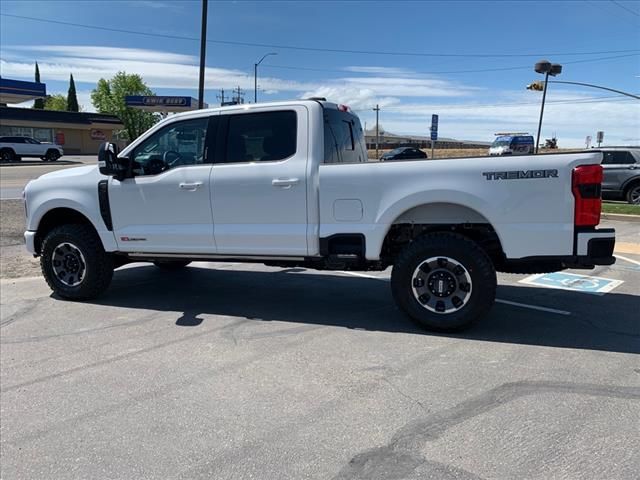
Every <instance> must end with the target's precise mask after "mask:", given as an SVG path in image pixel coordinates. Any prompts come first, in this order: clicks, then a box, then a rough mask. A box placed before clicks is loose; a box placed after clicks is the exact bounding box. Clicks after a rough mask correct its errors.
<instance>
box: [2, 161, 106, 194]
mask: <svg viewBox="0 0 640 480" xmlns="http://www.w3.org/2000/svg"><path fill="white" fill-rule="evenodd" d="M97 161H98V159H97V157H96V156H95V155H65V156H64V157H62V158H61V159H60V160H58V161H57V162H53V163H45V162H42V161H41V160H33V161H31V160H29V161H27V160H26V159H25V160H24V161H22V162H20V163H14V164H10V165H7V164H2V165H0V200H8V199H17V198H21V196H22V189H23V188H24V186H25V185H26V184H27V182H29V180H33V179H34V178H38V177H39V176H40V175H44V174H45V173H49V172H54V171H56V170H60V169H64V168H71V167H79V166H82V165H88V164H95V163H96V162H97Z"/></svg>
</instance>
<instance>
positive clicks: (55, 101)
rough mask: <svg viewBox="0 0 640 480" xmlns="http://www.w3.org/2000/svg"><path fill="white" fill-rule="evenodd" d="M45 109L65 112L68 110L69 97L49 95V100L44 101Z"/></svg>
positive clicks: (59, 94)
mask: <svg viewBox="0 0 640 480" xmlns="http://www.w3.org/2000/svg"><path fill="white" fill-rule="evenodd" d="M44 109H45V110H59V111H61V112H64V111H65V110H66V109H67V97H65V96H64V95H62V94H61V93H56V94H54V95H47V98H45V99H44Z"/></svg>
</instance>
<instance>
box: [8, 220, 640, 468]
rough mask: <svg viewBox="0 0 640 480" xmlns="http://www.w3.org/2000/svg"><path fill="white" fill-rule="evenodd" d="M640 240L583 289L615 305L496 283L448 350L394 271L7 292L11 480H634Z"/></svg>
mask: <svg viewBox="0 0 640 480" xmlns="http://www.w3.org/2000/svg"><path fill="white" fill-rule="evenodd" d="M638 225H639V224H637V223H636V224H627V223H623V222H612V223H611V224H609V225H607V226H615V227H616V228H617V229H618V232H619V235H618V241H619V245H620V246H621V247H620V249H621V252H620V253H619V254H620V256H621V257H623V258H624V259H622V258H619V259H618V262H617V263H616V265H613V266H611V267H602V268H598V269H596V270H594V271H588V272H584V271H576V272H574V273H578V274H588V275H589V276H591V277H594V276H595V277H602V278H604V279H607V280H614V281H617V282H613V283H611V284H610V286H611V285H614V287H613V289H612V290H611V291H610V292H609V293H605V294H590V293H581V292H574V291H567V290H561V289H552V288H548V287H547V286H544V285H540V284H535V283H522V282H521V281H522V280H525V277H526V276H525V275H500V279H499V281H500V287H499V289H498V298H499V303H497V304H496V305H495V307H494V308H493V310H492V312H491V314H490V315H489V317H488V318H486V319H485V320H484V321H483V322H481V323H480V324H478V325H477V326H476V327H475V328H473V329H472V330H470V331H467V332H465V333H463V334H457V335H437V334H432V333H426V332H423V331H421V330H419V329H417V328H416V327H414V325H413V324H412V323H411V322H410V321H409V320H407V319H406V318H405V317H404V315H403V314H402V313H401V312H400V311H399V310H398V309H397V308H396V307H395V305H394V303H393V301H392V299H391V295H390V292H389V286H388V283H387V281H386V280H385V279H386V278H387V277H388V275H389V272H381V273H376V272H373V273H371V274H370V275H369V274H362V273H359V272H358V273H347V272H315V271H309V270H304V269H279V268H269V267H265V266H262V265H252V264H221V263H194V264H192V266H190V267H189V268H187V269H185V270H183V271H180V272H173V273H167V272H161V271H159V270H158V269H156V268H155V267H153V266H149V265H145V264H133V265H129V266H126V267H124V268H121V269H119V270H117V271H116V274H115V276H114V281H113V284H112V287H111V289H110V290H109V291H108V292H107V294H106V295H104V296H103V297H101V298H100V299H99V300H96V301H92V302H86V303H72V302H65V301H62V300H60V299H58V298H56V297H54V296H52V295H51V292H50V291H49V289H48V288H47V286H46V284H45V283H44V281H43V280H42V279H41V278H40V277H37V276H34V275H35V273H30V274H29V275H30V276H26V277H25V276H22V277H20V278H3V279H1V280H0V286H1V295H0V297H1V298H0V301H1V315H0V321H1V327H0V334H1V335H0V336H1V338H0V347H1V350H0V352H1V355H0V384H1V385H0V387H1V388H0V392H1V396H2V398H1V411H0V416H1V418H0V420H1V422H0V437H1V440H0V449H1V450H0V453H1V457H2V478H4V479H16V478H20V479H21V478H30V479H34V478H35V479H41V478H42V479H57V478H74V479H75V478H83V479H84V478H121V479H130V478H140V479H147V478H148V479H152V478H153V479H155V478H157V479H167V478H185V479H187V478H189V479H191V478H203V479H204V478H206V479H211V478H215V479H231V478H242V479H245V478H258V479H271V478H274V479H285V478H287V479H288V478H291V479H302V478H308V479H326V478H336V479H417V478H427V479H478V478H487V479H489V478H499V479H502V478H532V479H549V478H563V479H574V478H575V479H583V478H607V479H632V478H633V479H635V478H637V472H638V471H640V457H639V456H638V455H637V452H638V451H640V435H639V434H638V432H639V431H640V357H639V356H638V354H639V353H640V321H639V320H638V313H637V312H638V310H639V309H640V288H639V286H640V254H638V253H640V252H639V251H637V247H638V244H639V243H640V229H639V228H638ZM16 248H18V246H16ZM538 280H539V281H540V282H542V283H544V282H543V280H544V279H542V280H540V279H538ZM534 282H535V280H534ZM589 282H591V283H593V282H595V280H594V281H592V280H588V279H586V280H580V281H577V282H575V283H571V285H574V286H577V287H579V286H580V285H583V286H584V285H586V286H588V285H589ZM620 282H621V283H620ZM596 283H597V282H596ZM585 288H586V287H585Z"/></svg>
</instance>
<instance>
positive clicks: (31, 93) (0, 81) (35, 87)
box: [0, 77, 47, 103]
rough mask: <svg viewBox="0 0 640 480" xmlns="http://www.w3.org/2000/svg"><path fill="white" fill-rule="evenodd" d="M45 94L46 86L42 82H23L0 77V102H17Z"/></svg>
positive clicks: (41, 96)
mask: <svg viewBox="0 0 640 480" xmlns="http://www.w3.org/2000/svg"><path fill="white" fill-rule="evenodd" d="M46 96H47V86H46V85H45V84H44V83H35V82H25V81H22V80H11V79H8V78H1V77H0V98H3V99H4V100H3V101H2V103H18V102H24V101H25V100H32V99H34V98H44V97H46Z"/></svg>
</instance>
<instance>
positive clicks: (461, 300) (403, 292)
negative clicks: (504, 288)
mask: <svg viewBox="0 0 640 480" xmlns="http://www.w3.org/2000/svg"><path fill="white" fill-rule="evenodd" d="M496 283H497V282H496V272H495V269H494V266H493V263H492V262H491V259H489V257H488V256H487V254H486V253H485V251H484V250H483V249H482V248H480V247H479V246H478V244H477V243H475V242H474V241H472V240H469V239H468V238H466V237H464V236H462V235H457V234H454V233H433V234H428V235H425V236H423V237H420V238H417V239H416V240H414V241H413V242H412V243H411V244H409V246H407V247H406V248H405V249H404V250H403V251H402V252H401V253H400V255H399V256H398V258H397V259H396V262H395V264H394V266H393V271H392V273H391V291H392V293H393V297H394V299H395V301H396V303H397V304H398V306H399V307H400V308H402V310H404V311H405V312H406V313H407V314H408V315H409V317H411V318H412V319H413V320H414V321H415V322H417V323H418V324H419V325H420V326H422V327H423V328H426V329H428V330H436V331H449V332H450V331H459V330H463V329H465V328H467V327H469V326H471V325H472V324H473V323H474V322H475V321H477V320H478V319H480V318H481V317H483V316H484V315H486V314H487V312H488V311H489V309H490V308H491V306H492V305H493V303H494V301H495V296H496Z"/></svg>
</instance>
